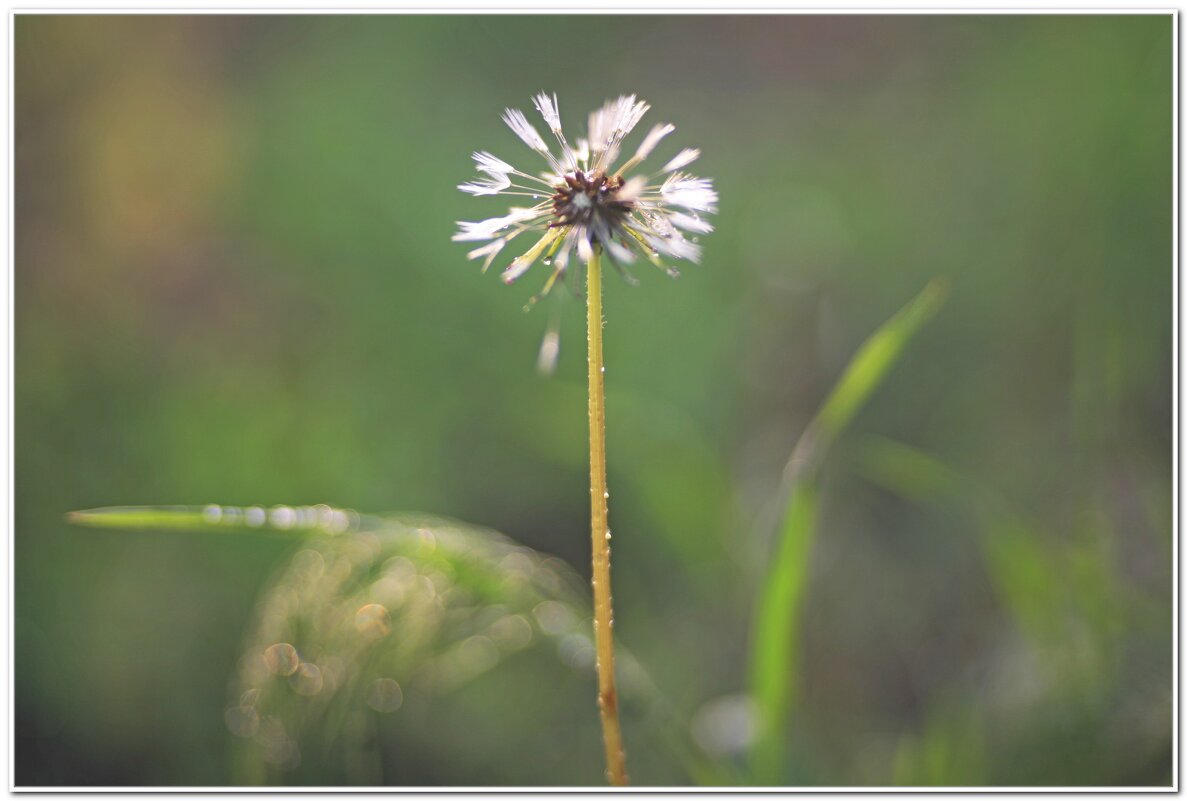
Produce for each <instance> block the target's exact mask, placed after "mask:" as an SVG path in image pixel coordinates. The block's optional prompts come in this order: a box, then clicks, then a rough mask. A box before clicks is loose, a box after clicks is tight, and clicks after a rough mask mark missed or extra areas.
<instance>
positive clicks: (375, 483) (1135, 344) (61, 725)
mask: <svg viewBox="0 0 1187 801" xmlns="http://www.w3.org/2000/svg"><path fill="white" fill-rule="evenodd" d="M1173 24H1174V20H1173V17H1171V16H1170V15H1156V16H1041V15H1035V16H1013V17H1012V16H977V15H965V16H950V17H941V16H912V15H908V16H856V15H854V16H815V15H805V16H687V17H678V16H677V17H655V16H617V15H606V16H555V17H544V16H488V17H477V16H382V17H375V16H193V17H191V16H169V17H154V16H106V17H101V16H37V15H19V16H18V17H17V18H16V21H15V48H16V49H15V70H16V78H15V81H16V83H15V86H16V96H15V125H16V128H15V165H14V166H15V175H16V200H15V203H16V206H15V215H16V217H15V219H16V245H15V246H16V265H15V267H16V279H15V283H16V333H15V337H16V339H15V348H16V363H15V369H16V387H15V416H16V432H15V433H16V531H15V553H16V566H15V581H16V584H15V611H14V616H15V682H16V708H15V716H16V730H15V736H16V746H15V748H16V758H15V764H16V782H17V783H19V784H29V785H32V784H49V785H72V784H101V785H139V784H148V785H175V784H179V785H218V784H226V783H231V782H235V781H237V780H238V779H237V778H236V774H235V773H234V771H233V766H232V764H231V763H232V758H231V753H232V749H231V746H230V743H229V741H230V739H231V738H230V735H229V734H228V732H227V728H226V725H225V724H224V708H225V706H226V704H227V701H228V693H229V689H228V688H229V683H228V682H229V680H230V676H231V674H232V672H233V669H234V666H235V664H236V660H237V658H238V656H239V653H240V650H241V648H242V646H243V640H244V637H245V636H246V633H247V629H248V624H249V621H250V619H251V614H252V609H253V604H254V601H255V599H256V597H257V596H258V594H259V592H260V591H261V588H262V587H264V586H265V583H266V582H267V581H268V580H269V577H270V576H272V575H273V574H274V571H275V570H276V569H277V568H278V567H279V566H281V565H283V564H284V562H285V560H286V557H287V556H289V555H291V554H292V552H293V548H294V546H293V545H292V544H291V543H290V542H289V540H288V539H286V538H284V537H263V536H250V535H245V536H241V537H227V538H218V537H210V536H206V535H191V534H181V533H172V534H159V533H152V532H136V533H126V532H119V531H109V530H87V529H78V528H72V527H70V526H68V525H67V524H66V523H65V522H64V520H63V515H64V513H65V512H67V511H68V510H72V509H80V508H87V507H95V506H104V505H110V504H162V503H196V504H201V503H207V502H219V503H228V504H252V503H260V504H265V505H270V504H274V503H317V502H328V503H333V504H338V505H342V506H346V507H352V508H356V509H359V510H364V511H369V512H383V511H387V510H420V511H429V512H435V513H440V514H447V515H450V516H452V517H456V518H459V519H462V520H468V521H473V522H475V523H479V524H482V525H487V526H490V527H492V528H495V529H498V530H500V531H502V532H505V533H506V534H508V535H509V536H511V537H513V538H515V539H516V540H518V541H519V542H521V543H523V544H525V545H528V546H531V547H533V548H536V549H539V550H541V551H543V552H546V553H551V554H555V555H557V556H559V557H561V558H562V559H563V560H564V561H566V562H567V563H569V564H570V565H572V566H573V567H574V568H575V569H576V570H577V571H578V572H579V573H581V574H582V575H588V564H587V562H588V555H587V548H588V534H587V528H586V527H587V525H588V518H587V504H588V494H587V493H588V483H587V481H588V479H587V475H586V462H585V459H586V439H585V438H586V428H585V426H586V421H585V416H584V414H585V405H584V404H585V400H584V390H585V387H584V381H585V357H584V353H583V338H584V332H583V324H584V320H583V311H582V308H581V305H580V303H578V302H574V300H573V298H572V297H569V298H567V302H565V303H562V304H561V305H562V306H563V307H564V308H563V314H562V318H561V329H562V340H561V341H562V346H561V356H560V362H559V368H558V371H557V375H556V376H555V377H553V378H551V379H549V378H543V377H540V376H538V375H537V374H536V372H535V370H534V364H535V357H536V350H537V347H538V344H539V340H540V336H541V334H542V333H543V330H544V327H545V324H546V322H547V319H548V318H547V315H548V311H547V309H546V308H544V307H541V308H539V309H537V310H535V311H533V312H531V313H529V314H524V312H523V305H524V303H525V301H526V300H527V298H528V297H529V296H530V295H532V294H533V293H534V292H535V291H537V289H538V288H539V285H540V283H541V281H542V279H543V276H542V275H541V274H540V273H538V272H535V271H533V272H532V273H529V275H528V277H527V278H525V279H524V280H523V281H521V282H520V283H518V284H516V285H515V286H513V287H511V288H507V287H505V286H503V285H502V284H501V282H500V281H499V280H498V277H497V274H496V273H495V272H492V273H489V274H486V275H482V274H480V273H479V271H478V268H477V265H476V264H475V263H473V262H467V261H466V260H465V255H464V254H465V247H464V246H462V245H458V244H455V243H451V242H450V241H449V237H450V234H451V233H452V231H453V230H454V221H455V220H476V219H482V218H485V217H489V216H494V215H496V214H498V213H502V209H503V208H504V206H505V203H504V202H503V201H501V200H499V199H495V198H473V197H468V196H465V195H463V194H461V193H460V192H458V191H457V190H456V189H455V185H456V184H458V183H460V182H462V181H463V180H467V179H468V178H469V177H470V175H471V164H470V160H469V154H470V152H471V151H473V150H479V149H482V150H490V151H492V152H493V153H495V154H496V155H498V156H500V157H501V158H504V159H506V160H509V161H511V162H513V163H515V164H516V165H520V166H527V167H530V168H532V169H535V168H537V166H542V165H536V164H535V162H534V161H533V158H534V156H533V155H532V154H531V153H530V152H528V151H527V150H526V149H525V148H524V147H523V145H522V143H520V142H519V141H518V140H517V139H516V138H515V137H514V135H513V134H512V133H511V132H510V131H509V130H507V129H506V128H505V126H503V125H502V123H501V122H500V121H499V114H500V112H501V111H502V110H503V108H504V107H506V106H513V107H519V108H525V109H530V99H529V98H530V95H531V94H532V93H534V92H535V91H538V90H540V89H547V90H550V91H556V92H558V94H559V97H560V104H561V113H562V117H563V118H564V119H565V120H566V122H567V123H568V125H569V126H570V127H576V128H581V127H584V126H583V121H584V115H585V113H586V112H587V111H588V110H589V109H590V108H593V107H594V106H595V105H598V104H600V103H601V102H602V101H603V100H604V99H606V98H607V97H611V96H616V95H617V94H619V93H624V92H626V93H638V94H639V95H640V96H641V97H643V98H645V99H647V100H648V101H650V102H651V104H652V106H653V110H652V112H651V113H650V114H649V115H648V118H647V121H650V122H658V121H670V122H672V123H674V124H675V125H676V127H677V132H676V134H674V135H673V136H672V137H670V140H671V142H670V143H667V144H666V148H667V149H662V150H661V151H660V153H659V156H658V157H659V158H664V157H666V156H667V155H668V154H669V150H670V151H671V152H672V153H674V152H675V150H676V149H677V148H679V147H683V146H698V147H701V148H702V149H703V151H704V156H703V157H702V159H701V161H700V162H699V163H698V165H696V166H697V170H696V172H698V174H702V175H706V176H709V177H712V178H713V179H714V180H715V182H716V185H717V188H718V189H719V191H720V194H721V198H722V201H721V213H720V214H719V215H718V216H717V217H716V218H715V220H714V222H715V223H716V225H717V229H718V230H717V231H716V232H715V233H713V234H711V235H709V236H706V237H704V238H703V244H704V246H705V257H704V260H703V263H702V264H701V265H699V266H692V265H689V266H687V267H686V268H685V269H684V270H683V276H682V277H681V278H680V279H679V280H676V281H672V280H670V279H669V278H667V277H666V276H664V275H662V274H661V273H659V272H657V271H653V270H648V271H647V272H640V276H641V279H642V280H641V284H640V286H637V287H631V286H628V285H626V284H625V283H623V282H621V281H619V280H617V279H616V278H615V277H614V276H610V278H611V279H613V280H608V281H607V287H606V315H607V320H608V325H607V328H606V334H605V337H606V345H605V347H606V354H607V364H608V369H607V384H608V412H607V414H608V424H609V457H610V486H611V494H612V503H611V521H612V525H613V528H614V531H615V539H614V546H615V547H614V559H615V562H614V577H615V590H616V595H615V601H616V611H617V621H616V629H617V633H618V636H619V638H620V642H621V643H623V644H624V646H625V647H627V648H628V649H630V650H631V652H632V653H633V654H634V655H635V657H636V658H637V659H638V660H639V663H640V664H641V665H643V666H644V667H645V668H646V670H647V671H648V672H649V674H650V676H651V678H652V680H653V681H654V682H655V684H656V685H657V687H658V688H659V689H660V691H661V692H662V693H663V695H664V697H665V699H666V702H667V703H669V704H670V705H671V707H672V709H674V710H676V712H677V713H678V716H679V717H680V718H681V719H682V720H683V721H685V724H681V725H687V726H688V727H689V731H690V732H691V735H692V738H693V740H695V741H696V742H697V743H699V746H700V748H701V749H702V750H703V751H704V755H705V757H706V758H707V760H708V761H707V763H706V764H711V765H713V766H715V767H714V769H715V770H720V771H723V772H721V773H718V774H714V775H717V776H719V777H721V778H720V780H721V781H735V780H736V781H745V780H746V776H747V774H746V765H747V761H746V758H745V754H744V751H745V746H746V730H747V725H746V720H747V718H746V709H747V707H746V703H745V700H744V698H742V696H741V694H742V693H745V692H746V690H747V681H748V679H747V675H748V674H747V671H748V648H749V642H750V627H751V625H752V619H753V618H752V616H753V610H754V605H755V600H756V597H757V596H758V593H759V588H760V585H761V583H762V580H763V577H764V575H765V571H766V568H767V565H768V564H769V562H770V558H771V553H772V551H773V548H774V541H773V538H774V532H775V520H776V519H777V516H778V512H779V505H780V501H779V498H778V492H779V484H780V476H781V473H782V471H783V465H784V463H785V462H786V460H787V458H788V455H789V453H790V451H791V448H792V447H793V446H794V444H795V442H796V440H797V438H798V437H799V435H800V434H801V433H802V431H803V429H804V426H805V425H806V424H807V422H808V421H809V420H810V419H811V417H812V415H813V414H814V413H815V412H816V410H817V409H818V408H819V407H820V404H821V402H822V400H823V399H824V397H825V396H826V394H827V392H828V391H829V389H830V387H831V386H832V385H833V383H834V382H835V381H836V379H837V377H838V376H839V375H840V374H841V371H842V370H843V369H844V367H845V365H846V364H847V362H848V361H849V359H850V358H851V357H852V355H853V353H854V351H855V349H856V348H857V347H858V345H859V344H860V343H861V342H862V340H864V339H865V338H866V337H867V336H868V335H869V334H870V333H871V332H872V331H873V330H874V329H875V328H876V327H877V326H878V325H880V324H881V323H882V322H884V321H885V320H886V319H887V318H889V317H890V316H891V315H892V314H894V313H895V311H896V310H898V309H899V308H900V307H902V306H903V305H904V304H905V303H906V302H907V301H908V300H909V299H910V298H911V297H913V296H914V295H916V294H917V293H918V292H919V290H920V289H921V288H922V287H923V286H924V285H925V284H926V283H927V281H928V280H929V279H931V278H932V277H934V276H942V277H944V278H946V279H947V281H948V283H949V285H950V288H951V293H950V297H949V300H948V302H947V304H946V305H945V306H944V308H943V309H942V310H941V311H940V313H939V314H938V315H937V316H936V318H935V319H934V320H933V321H932V322H931V323H930V324H929V325H928V326H927V327H925V328H924V329H923V330H922V331H921V332H920V333H919V335H918V336H917V337H916V339H915V340H914V341H913V342H912V343H911V344H910V346H909V347H908V349H907V351H906V353H905V355H904V357H903V359H902V360H901V361H900V362H899V364H898V365H896V367H895V368H894V370H893V372H892V373H891V374H890V375H889V377H888V378H887V380H886V382H885V384H884V385H883V386H882V387H881V388H880V389H879V390H878V392H877V394H875V395H874V396H873V397H872V399H871V401H870V404H869V405H868V407H867V408H865V409H864V410H863V411H862V412H861V413H860V415H859V416H858V417H857V418H856V419H855V421H854V423H853V425H852V427H851V430H850V431H849V432H847V434H846V436H845V438H844V439H843V440H842V441H841V442H839V443H838V446H837V448H836V449H835V452H833V453H831V454H830V456H829V459H828V461H827V463H826V464H825V465H824V466H823V469H824V473H823V477H822V494H821V509H820V512H821V518H820V523H819V527H818V530H817V534H816V540H815V542H814V543H813V545H812V549H811V553H810V561H809V563H808V565H809V569H808V576H807V587H806V591H805V592H806V594H805V596H804V601H803V608H802V610H801V612H802V614H800V615H799V620H800V625H799V628H798V631H797V634H796V642H797V644H798V652H797V653H798V656H797V657H796V665H797V667H796V682H797V687H798V692H797V700H796V702H795V706H794V709H793V710H792V714H791V716H790V722H789V730H788V739H787V743H786V748H785V750H784V752H783V753H782V762H783V766H782V768H781V774H780V776H779V781H780V782H781V783H787V784H843V785H863V784H874V785H883V784H953V785H960V784H966V785H968V784H972V785H982V784H1055V785H1080V784H1087V785H1096V784H1108V785H1117V784H1121V785H1137V784H1169V783H1170V782H1171V779H1172V777H1171V726H1172V714H1173V711H1172V695H1171V693H1172V663H1171V657H1172V653H1171V650H1172V635H1171V621H1172V611H1171V610H1172V607H1171V600H1172V598H1171V587H1172V570H1173V565H1172V559H1171V553H1172V551H1171V536H1172V535H1171V529H1172V486H1171V479H1172V471H1171V456H1172V445H1173V443H1172V439H1171V424H1172V405H1171V393H1172V373H1171V357H1172V355H1171V341H1172V340H1171V337H1172V302H1173V298H1172V270H1173V266H1172V265H1173V253H1172V220H1171V199H1172V193H1173V185H1172V164H1171V152H1172V128H1171V123H1172V113H1171V112H1172V109H1171V80H1172V25H1173ZM645 122H646V121H645ZM632 141H635V140H632ZM904 446H906V447H909V448H910V449H911V450H905V449H904ZM937 463H939V464H942V465H944V467H943V468H942V471H945V472H944V474H945V475H948V472H946V471H951V474H953V475H959V476H960V478H959V479H953V480H952V481H951V482H939V483H940V484H943V489H942V491H941V490H940V489H937V482H935V481H929V476H930V477H932V478H934V473H935V470H941V468H940V467H939V466H938V465H937ZM933 468H934V469H933ZM929 471H930V472H929ZM985 497H991V498H993V499H994V500H993V501H992V503H993V504H994V508H995V509H997V510H998V513H995V514H996V517H993V520H995V521H997V522H996V523H993V522H991V523H990V524H984V515H981V514H980V513H979V512H977V511H975V510H974V507H976V506H977V505H978V504H980V503H981V501H980V500H977V499H982V498H985ZM978 508H979V507H978ZM1001 521H1008V522H1006V523H1002V522H1001ZM382 725H383V726H384V731H385V739H384V746H383V753H384V761H383V774H382V777H381V779H380V780H381V781H383V782H387V783H393V784H422V785H438V784H452V785H485V784H543V785H569V784H597V783H599V782H600V781H601V754H600V745H599V743H598V729H597V715H596V709H595V706H594V703H593V683H592V680H591V679H590V678H589V677H588V676H587V675H578V674H575V673H574V672H573V671H571V670H569V668H568V667H566V665H565V664H564V663H563V662H562V661H561V660H558V659H555V658H554V657H552V656H550V655H549V654H548V653H546V652H545V651H541V650H540V649H535V650H529V651H528V652H525V653H524V654H523V655H521V656H516V657H513V658H510V659H508V660H506V661H505V662H504V663H503V664H501V665H499V666H498V668H497V669H495V670H492V671H491V672H489V673H488V674H486V675H484V676H482V677H480V678H478V679H477V680H475V681H474V682H473V683H472V684H470V685H468V686H467V687H465V688H463V689H462V690H459V691H458V692H455V693H451V694H448V695H445V696H442V697H440V698H436V699H433V701H432V705H431V708H430V713H427V714H422V715H421V716H420V717H419V718H418V719H417V720H416V721H415V722H413V721H411V720H408V721H405V720H403V719H401V717H400V713H399V712H397V713H395V714H393V715H391V716H389V717H388V718H385V721H384V723H383V724H382ZM671 725H675V724H671ZM626 727H627V728H626V739H627V748H628V752H629V757H630V770H631V774H632V778H633V779H634V780H635V781H637V782H639V783H650V784H669V785H672V784H688V783H690V782H694V781H702V780H705V779H704V774H696V775H694V771H691V769H690V768H689V766H688V765H687V764H685V763H683V762H682V761H681V759H679V758H677V757H676V756H674V755H673V754H672V753H670V752H669V751H667V750H665V749H664V748H663V747H661V746H660V745H659V744H658V741H659V740H660V739H661V737H660V736H659V735H657V734H656V732H655V727H654V726H653V727H651V728H648V727H647V726H645V725H643V722H641V721H639V720H636V719H635V718H632V717H630V715H629V712H628V719H627V721H626ZM730 771H735V772H732V773H731V772H730ZM698 776H699V778H698ZM739 777H741V778H739ZM348 779H349V777H347V778H346V779H344V778H343V774H342V773H341V771H340V770H339V768H338V767H336V766H334V765H329V764H323V763H320V762H318V760H317V759H316V757H315V756H311V757H309V758H307V759H306V760H305V763H304V764H303V765H302V772H301V774H300V776H299V778H298V779H294V780H297V781H301V782H306V783H314V784H332V783H337V782H339V781H344V780H348Z"/></svg>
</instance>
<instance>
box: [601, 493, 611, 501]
mask: <svg viewBox="0 0 1187 801" xmlns="http://www.w3.org/2000/svg"><path fill="white" fill-rule="evenodd" d="M602 497H603V498H605V499H606V500H610V493H609V492H603V493H602Z"/></svg>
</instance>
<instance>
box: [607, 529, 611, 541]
mask: <svg viewBox="0 0 1187 801" xmlns="http://www.w3.org/2000/svg"><path fill="white" fill-rule="evenodd" d="M609 541H610V529H606V542H609Z"/></svg>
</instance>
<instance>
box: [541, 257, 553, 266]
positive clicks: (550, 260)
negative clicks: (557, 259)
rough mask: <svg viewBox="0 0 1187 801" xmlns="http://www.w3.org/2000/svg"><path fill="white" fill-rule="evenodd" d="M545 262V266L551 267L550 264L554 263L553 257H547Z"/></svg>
mask: <svg viewBox="0 0 1187 801" xmlns="http://www.w3.org/2000/svg"><path fill="white" fill-rule="evenodd" d="M543 264H544V266H545V267H549V266H551V265H552V259H545V260H544V262H543Z"/></svg>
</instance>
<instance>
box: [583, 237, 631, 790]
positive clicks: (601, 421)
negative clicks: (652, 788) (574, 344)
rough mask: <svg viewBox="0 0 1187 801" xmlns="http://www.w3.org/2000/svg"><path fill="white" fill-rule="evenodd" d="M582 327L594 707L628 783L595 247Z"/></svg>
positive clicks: (618, 775) (613, 767)
mask: <svg viewBox="0 0 1187 801" xmlns="http://www.w3.org/2000/svg"><path fill="white" fill-rule="evenodd" d="M585 307H586V314H587V316H586V325H587V327H588V329H589V506H590V511H589V525H590V538H591V545H592V549H593V596H594V642H595V646H596V649H597V659H598V661H597V666H598V709H599V710H600V712H601V716H602V742H603V743H604V745H605V747H606V778H607V779H609V781H610V783H611V784H614V785H624V784H626V783H627V776H626V755H625V754H624V753H623V750H622V732H621V730H620V729H619V725H618V692H617V691H616V690H615V686H614V610H613V607H612V606H611V602H610V528H609V524H608V522H607V517H608V508H607V501H608V500H609V498H610V493H609V491H608V490H607V489H606V392H605V384H604V380H605V372H606V367H605V365H604V363H603V362H602V265H601V249H600V248H597V247H595V248H594V252H593V257H592V258H590V260H589V267H588V269H587V270H586V291H585Z"/></svg>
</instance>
